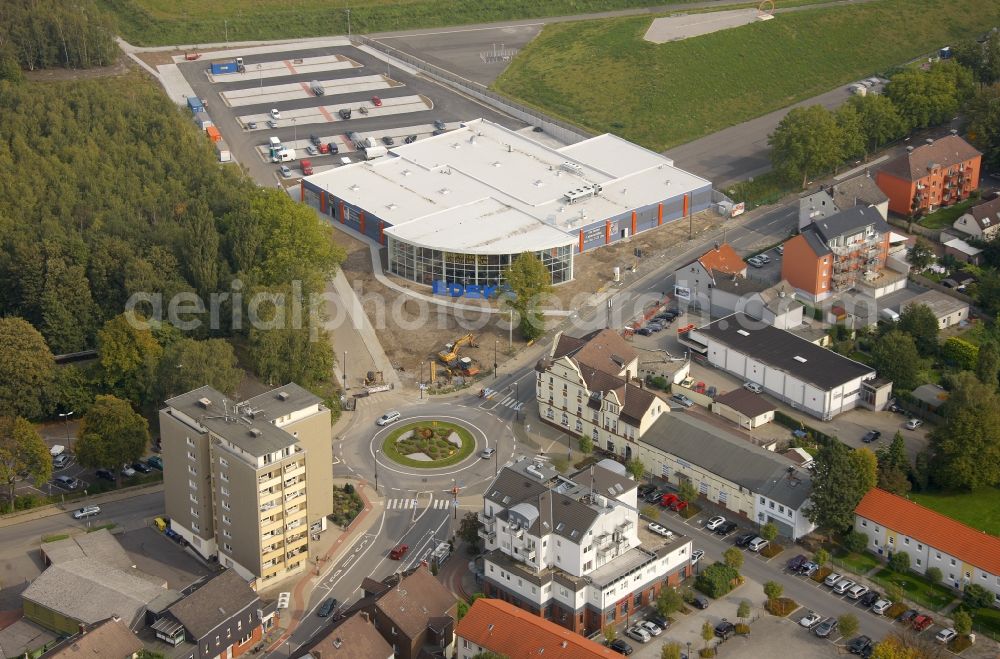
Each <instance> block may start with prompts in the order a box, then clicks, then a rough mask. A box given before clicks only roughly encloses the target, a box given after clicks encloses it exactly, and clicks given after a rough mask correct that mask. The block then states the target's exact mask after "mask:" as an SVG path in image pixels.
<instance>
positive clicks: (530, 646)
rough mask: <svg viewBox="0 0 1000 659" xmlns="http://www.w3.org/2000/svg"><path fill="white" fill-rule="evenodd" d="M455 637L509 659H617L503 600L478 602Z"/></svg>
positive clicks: (581, 638) (604, 649)
mask: <svg viewBox="0 0 1000 659" xmlns="http://www.w3.org/2000/svg"><path fill="white" fill-rule="evenodd" d="M455 635H456V636H461V637H462V638H464V639H468V640H469V641H471V642H472V643H475V644H476V645H479V646H480V647H484V648H486V649H488V650H492V651H493V652H498V653H500V654H503V655H505V656H507V657H510V659H527V657H545V659H591V658H596V657H602V658H606V657H617V656H620V655H617V654H615V653H614V652H612V651H611V649H610V648H606V647H604V646H603V645H598V644H597V643H595V642H594V641H591V640H590V639H588V638H586V637H584V636H580V635H579V634H575V633H573V632H572V631H570V630H568V629H566V628H565V627H560V626H559V625H557V624H555V623H554V622H549V621H548V620H546V619H545V618H540V617H538V616H536V615H533V614H531V613H528V612H527V611H525V610H523V609H519V608H517V607H516V606H514V605H513V604H508V603H507V602H504V601H502V600H496V599H488V598H483V597H481V598H479V599H477V600H476V601H475V602H473V604H472V607H471V608H470V609H469V612H468V613H466V614H465V617H464V618H462V619H461V620H460V621H459V622H458V627H456V628H455Z"/></svg>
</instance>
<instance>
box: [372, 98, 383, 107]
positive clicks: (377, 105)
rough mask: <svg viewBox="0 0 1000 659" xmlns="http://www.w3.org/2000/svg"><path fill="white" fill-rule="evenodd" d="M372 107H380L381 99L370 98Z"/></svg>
mask: <svg viewBox="0 0 1000 659" xmlns="http://www.w3.org/2000/svg"><path fill="white" fill-rule="evenodd" d="M372 105H374V106H375V107H377V108H380V107H382V99H381V98H379V97H378V96H372Z"/></svg>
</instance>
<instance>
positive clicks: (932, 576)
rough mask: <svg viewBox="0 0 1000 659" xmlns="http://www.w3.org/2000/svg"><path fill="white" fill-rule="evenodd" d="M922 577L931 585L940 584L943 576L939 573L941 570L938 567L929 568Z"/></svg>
mask: <svg viewBox="0 0 1000 659" xmlns="http://www.w3.org/2000/svg"><path fill="white" fill-rule="evenodd" d="M924 575H925V576H926V577H927V578H928V579H929V580H930V581H932V582H933V583H941V579H942V578H944V575H943V574H942V573H941V568H939V567H929V568H927V571H926V572H924Z"/></svg>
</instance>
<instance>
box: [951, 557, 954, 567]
mask: <svg viewBox="0 0 1000 659" xmlns="http://www.w3.org/2000/svg"><path fill="white" fill-rule="evenodd" d="M951 565H952V566H954V565H955V559H954V558H953V559H951Z"/></svg>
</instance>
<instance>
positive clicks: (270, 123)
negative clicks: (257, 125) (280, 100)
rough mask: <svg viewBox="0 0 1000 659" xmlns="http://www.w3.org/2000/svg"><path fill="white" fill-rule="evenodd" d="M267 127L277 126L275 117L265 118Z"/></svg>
mask: <svg viewBox="0 0 1000 659" xmlns="http://www.w3.org/2000/svg"><path fill="white" fill-rule="evenodd" d="M267 127H268V128H277V127H278V120H277V119H268V120H267Z"/></svg>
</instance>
